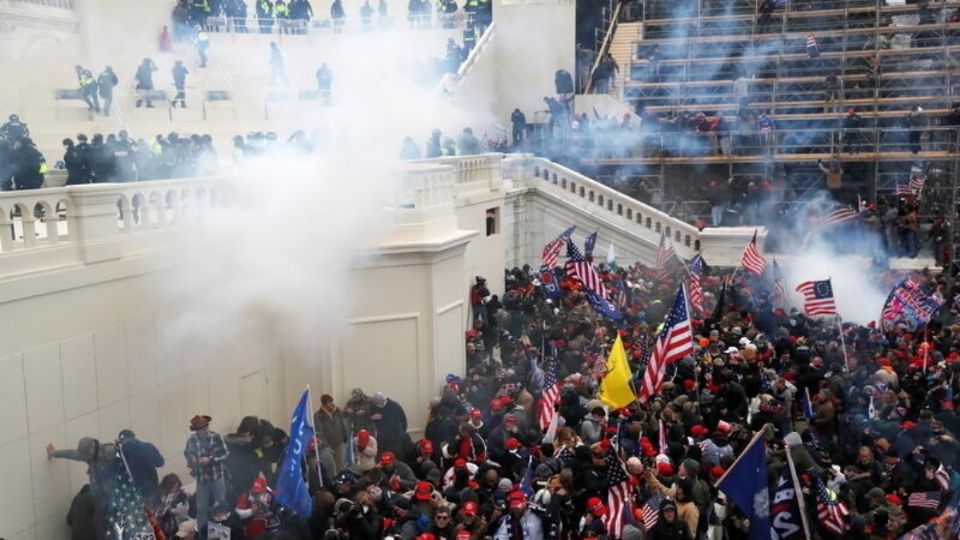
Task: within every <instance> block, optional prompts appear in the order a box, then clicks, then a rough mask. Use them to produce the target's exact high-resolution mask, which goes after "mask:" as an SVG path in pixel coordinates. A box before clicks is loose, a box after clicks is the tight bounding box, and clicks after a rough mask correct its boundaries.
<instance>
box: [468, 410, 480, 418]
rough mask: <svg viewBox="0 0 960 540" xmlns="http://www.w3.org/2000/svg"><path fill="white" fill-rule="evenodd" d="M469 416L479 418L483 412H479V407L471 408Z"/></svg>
mask: <svg viewBox="0 0 960 540" xmlns="http://www.w3.org/2000/svg"><path fill="white" fill-rule="evenodd" d="M470 418H472V419H474V420H481V419H483V412H481V411H480V409H471V410H470Z"/></svg>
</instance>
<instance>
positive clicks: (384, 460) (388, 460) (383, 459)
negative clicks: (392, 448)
mask: <svg viewBox="0 0 960 540" xmlns="http://www.w3.org/2000/svg"><path fill="white" fill-rule="evenodd" d="M396 462H397V456H395V455H393V452H384V453H382V454H380V464H381V465H393V464H394V463H396Z"/></svg>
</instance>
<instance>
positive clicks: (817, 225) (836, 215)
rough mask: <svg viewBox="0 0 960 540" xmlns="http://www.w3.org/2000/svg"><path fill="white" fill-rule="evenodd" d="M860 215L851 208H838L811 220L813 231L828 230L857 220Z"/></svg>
mask: <svg viewBox="0 0 960 540" xmlns="http://www.w3.org/2000/svg"><path fill="white" fill-rule="evenodd" d="M859 216H860V214H858V213H857V211H856V210H854V209H853V208H850V207H849V206H838V207H836V208H834V209H833V210H831V211H829V212H827V213H826V214H824V215H822V216H817V217H815V218H813V219H812V220H810V228H811V229H818V230H819V229H826V228H827V227H830V226H833V225H836V224H838V223H843V222H845V221H850V220H853V219H857V217H859Z"/></svg>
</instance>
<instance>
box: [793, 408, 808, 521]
mask: <svg viewBox="0 0 960 540" xmlns="http://www.w3.org/2000/svg"><path fill="white" fill-rule="evenodd" d="M808 397H809V394H808ZM787 466H788V467H790V479H791V480H793V492H794V493H795V494H796V497H797V504H798V505H799V506H800V519H801V521H802V522H803V537H804V538H805V539H806V540H810V525H809V524H808V523H807V510H806V509H805V508H804V507H803V491H801V490H800V480H799V479H798V478H797V468H796V467H795V466H794V464H793V456H792V455H791V454H790V447H789V446H788V447H787Z"/></svg>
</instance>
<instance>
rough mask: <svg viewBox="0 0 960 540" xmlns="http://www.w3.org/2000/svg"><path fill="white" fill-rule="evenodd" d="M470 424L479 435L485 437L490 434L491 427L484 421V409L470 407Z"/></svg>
mask: <svg viewBox="0 0 960 540" xmlns="http://www.w3.org/2000/svg"><path fill="white" fill-rule="evenodd" d="M470 426H471V427H473V429H474V430H475V431H476V433H477V435H480V437H482V438H484V439H486V438H487V436H488V435H490V428H489V427H488V426H487V423H486V422H484V421H483V411H481V410H480V409H479V408H477V407H474V408H473V409H470Z"/></svg>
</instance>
